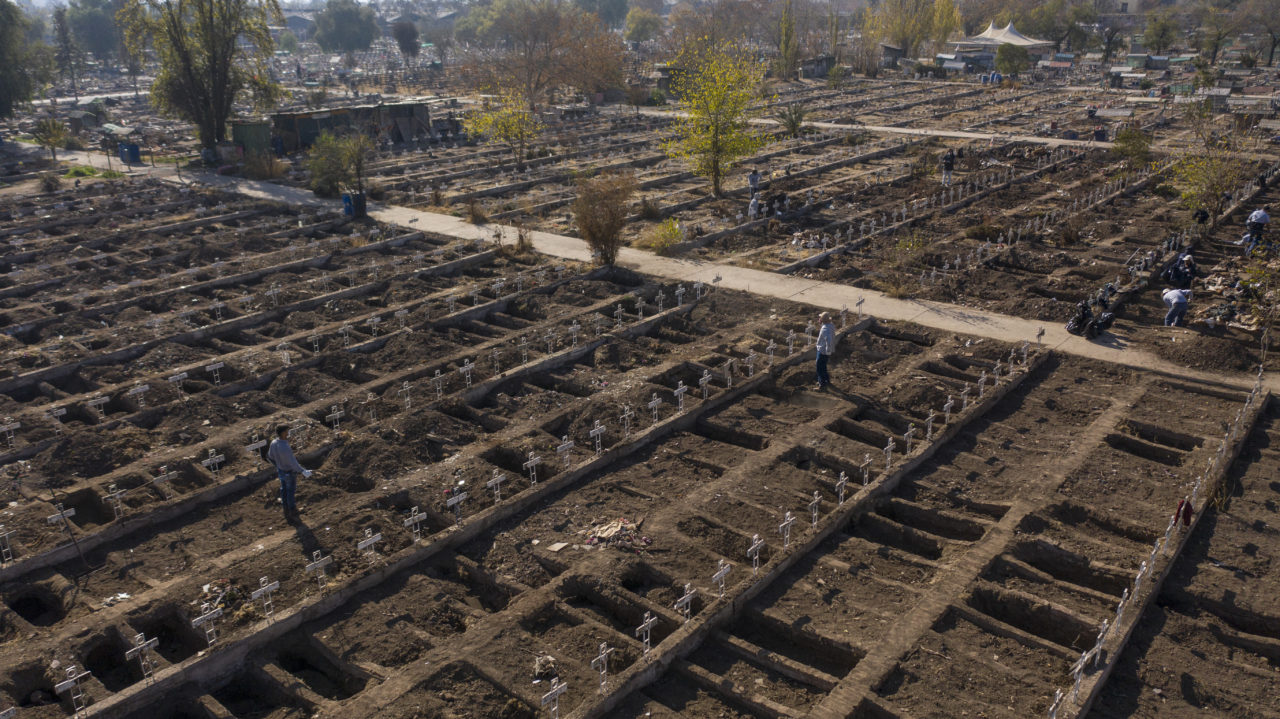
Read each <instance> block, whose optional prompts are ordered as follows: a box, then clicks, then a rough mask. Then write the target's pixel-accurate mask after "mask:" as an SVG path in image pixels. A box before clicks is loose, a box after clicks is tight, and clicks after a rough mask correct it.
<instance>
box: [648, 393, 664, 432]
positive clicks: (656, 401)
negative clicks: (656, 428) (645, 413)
mask: <svg viewBox="0 0 1280 719" xmlns="http://www.w3.org/2000/svg"><path fill="white" fill-rule="evenodd" d="M661 406H662V398H661V397H659V396H658V393H657V392H654V393H653V399H651V400H649V404H648V407H649V411H651V412H653V423H654V424H657V423H658V408H659V407H661Z"/></svg>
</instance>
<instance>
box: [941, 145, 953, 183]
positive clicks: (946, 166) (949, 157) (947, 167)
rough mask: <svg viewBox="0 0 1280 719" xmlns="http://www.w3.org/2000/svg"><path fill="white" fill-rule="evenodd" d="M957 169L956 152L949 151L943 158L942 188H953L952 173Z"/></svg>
mask: <svg viewBox="0 0 1280 719" xmlns="http://www.w3.org/2000/svg"><path fill="white" fill-rule="evenodd" d="M955 169H956V152H955V150H950V149H949V150H947V154H945V155H943V156H942V186H943V187H951V173H952V171H954V170H955Z"/></svg>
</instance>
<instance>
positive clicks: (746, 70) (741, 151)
mask: <svg viewBox="0 0 1280 719" xmlns="http://www.w3.org/2000/svg"><path fill="white" fill-rule="evenodd" d="M763 79H764V68H763V67H762V66H761V65H760V63H758V62H755V61H754V60H752V59H750V58H749V57H747V56H746V55H744V54H743V53H741V52H739V51H737V50H736V49H734V48H730V47H723V46H721V47H715V48H711V49H708V50H704V51H702V52H701V53H700V58H699V61H698V63H697V64H696V65H693V66H691V67H689V69H688V71H687V72H685V73H684V74H682V75H681V76H679V77H678V78H677V79H676V81H675V88H674V89H675V92H676V95H677V96H678V97H680V98H682V99H683V101H684V105H685V110H686V112H685V115H684V116H683V117H681V118H679V119H677V120H676V124H675V138H674V139H672V140H671V141H669V142H667V143H666V144H665V146H664V149H665V151H666V152H667V154H668V155H670V156H672V157H674V158H678V159H681V160H684V161H685V162H687V163H688V164H689V166H690V168H691V169H692V171H693V172H694V174H697V175H699V176H701V177H705V178H707V179H708V180H710V181H711V192H712V193H713V194H714V195H715V196H716V197H721V196H723V192H722V183H723V182H724V178H725V175H726V174H727V173H728V172H729V170H731V169H732V168H733V167H734V165H736V164H737V163H738V162H739V161H741V160H742V159H743V158H745V157H748V156H750V155H751V154H753V153H755V152H756V151H757V150H759V149H760V148H761V147H763V146H764V143H765V140H764V138H763V137H761V136H760V135H759V134H758V133H756V132H755V131H753V130H752V128H751V119H752V117H753V113H754V105H755V100H756V99H757V98H758V97H759V88H760V85H761V82H762V80H763Z"/></svg>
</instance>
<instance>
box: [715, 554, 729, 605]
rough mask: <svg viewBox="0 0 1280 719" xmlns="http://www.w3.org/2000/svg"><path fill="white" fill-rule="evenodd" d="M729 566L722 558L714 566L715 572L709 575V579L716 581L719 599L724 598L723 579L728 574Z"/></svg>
mask: <svg viewBox="0 0 1280 719" xmlns="http://www.w3.org/2000/svg"><path fill="white" fill-rule="evenodd" d="M731 568H732V567H730V566H729V563H728V562H726V561H724V559H721V560H720V563H719V564H718V565H717V566H716V573H715V574H713V575H711V581H713V582H715V583H716V587H717V588H718V589H719V591H720V598H721V599H723V598H724V580H725V577H728V576H729V570H730V569H731Z"/></svg>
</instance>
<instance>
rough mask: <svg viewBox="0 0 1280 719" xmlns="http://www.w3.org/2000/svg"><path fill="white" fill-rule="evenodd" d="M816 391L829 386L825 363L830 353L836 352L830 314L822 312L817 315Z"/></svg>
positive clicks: (829, 379) (834, 325)
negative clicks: (818, 326)
mask: <svg viewBox="0 0 1280 719" xmlns="http://www.w3.org/2000/svg"><path fill="white" fill-rule="evenodd" d="M818 324H819V325H821V327H820V328H819V329H818V347H817V349H818V363H817V371H818V390H819V391H822V390H825V389H826V388H827V387H829V386H831V375H829V374H827V362H828V361H829V360H830V359H831V353H832V352H835V350H836V324H835V322H832V321H831V313H830V312H823V313H822V314H820V315H818Z"/></svg>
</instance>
